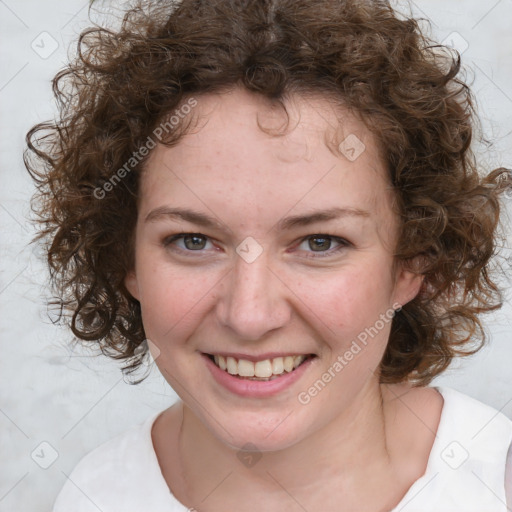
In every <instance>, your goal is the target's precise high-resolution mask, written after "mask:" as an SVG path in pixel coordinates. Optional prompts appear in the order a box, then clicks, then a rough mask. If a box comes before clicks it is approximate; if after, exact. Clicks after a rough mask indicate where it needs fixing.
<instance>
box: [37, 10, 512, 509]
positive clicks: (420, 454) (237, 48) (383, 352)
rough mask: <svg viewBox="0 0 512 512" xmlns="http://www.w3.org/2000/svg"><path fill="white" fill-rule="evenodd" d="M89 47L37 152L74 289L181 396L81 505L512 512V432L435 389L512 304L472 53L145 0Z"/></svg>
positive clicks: (391, 20)
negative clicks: (478, 136) (477, 145)
mask: <svg viewBox="0 0 512 512" xmlns="http://www.w3.org/2000/svg"><path fill="white" fill-rule="evenodd" d="M79 49H80V52H79V55H78V57H77V59H76V60H75V61H74V62H72V63H70V65H69V67H68V68H67V69H66V70H65V71H63V72H61V73H60V74H59V75H58V76H57V77H56V79H55V90H56V92H57V95H58V97H59V98H61V99H62V100H63V101H62V102H61V109H62V111H61V118H60V120H59V121H58V122H56V123H55V124H54V125H41V126H38V127H35V128H34V129H33V130H32V131H31V132H30V133H29V135H28V141H29V147H30V149H31V150H32V152H33V155H34V156H36V157H38V158H36V159H35V160H31V159H30V154H29V155H27V167H28V169H29V171H30V172H31V173H32V176H33V177H34V178H35V179H36V180H38V186H39V195H38V198H37V199H38V201H39V202H38V203H37V204H38V205H39V214H40V220H41V222H43V223H45V224H44V226H45V227H44V228H43V230H42V232H41V237H46V238H48V239H50V240H51V246H50V248H49V263H50V265H51V268H52V270H53V274H52V275H53V279H54V284H55V286H56V287H57V289H58V290H59V292H60V296H61V297H62V303H63V305H64V306H65V307H66V308H67V310H68V311H70V312H71V328H72V330H73V333H74V334H75V335H76V336H77V337H78V338H79V339H82V340H84V341H87V342H94V343H96V344H98V346H99V347H101V349H102V351H103V352H104V353H105V354H107V355H110V356H111V357H114V358H117V359H123V360H126V366H125V370H126V371H127V372H128V373H130V372H134V371H135V370H137V368H138V367H139V366H140V365H141V363H142V360H143V358H144V357H147V356H146V353H147V351H148V350H149V351H150V352H151V354H152V357H153V359H154V361H155V363H156V365H157V366H158V368H159V369H160V371H161V373H162V375H163V376H164V377H165V379H166V380H167V381H168V382H169V384H170V385H171V386H172V388H173V389H174V390H175V391H176V393H177V394H178V395H179V396H180V399H181V400H180V401H178V402H177V403H176V404H175V405H173V406H172V407H170V408H169V409H167V410H165V411H162V412H161V413H159V414H158V415H154V416H153V417H151V418H148V420H147V421H146V422H145V424H144V425H142V426H140V427H134V428H132V429H131V430H129V431H128V432H126V433H125V434H123V435H121V436H120V437H118V438H116V439H114V440H112V441H109V442H108V443H106V444H105V445H103V446H102V447H100V448H98V449H96V450H94V451H93V452H91V453H90V454H89V455H87V456H86V457H85V458H84V459H83V460H82V461H81V462H80V464H79V465H78V466H77V468H76V469H75V470H74V472H73V473H72V474H71V476H70V479H69V482H68V483H67V484H66V485H65V487H64V489H63V490H62V492H61V493H60V495H59V498H58V499H57V502H56V504H55V509H54V510H55V511H56V512H59V511H63V510H70V509H73V510H75V511H85V510H98V509H99V510H103V511H111V510H112V511H113V510H120V511H121V510H122V511H128V510H130V511H131V510H133V511H136V510H137V511H141V510H144V511H159V512H160V511H184V510H198V511H200V512H205V511H207V512H214V511H218V510H244V511H248V512H249V511H256V510H261V509H264V510H266V511H270V512H273V511H278V510H279V511H282V510H287V511H295V510H297V511H299V510H308V511H312V510H322V511H335V510H336V511H337V510H354V511H355V510H358V511H359V510H364V511H399V510H400V511H413V510H414V511H427V510H428V511H432V510H436V511H453V510H464V511H465V512H468V511H477V510H479V511H481V510H486V511H493V512H494V511H496V512H498V511H503V512H505V511H506V510H507V501H506V500H507V492H508V493H509V496H508V500H509V501H508V503H509V506H510V505H511V504H512V501H511V497H510V492H509V491H507V489H506V487H507V485H508V484H507V483H506V482H507V479H509V478H510V473H509V471H510V467H511V465H512V456H511V454H512V451H511V450H510V446H511V444H512V422H511V421H510V420H509V419H507V418H506V417H505V416H504V415H502V414H501V413H498V412H497V411H494V410H493V409H491V408H490V407H488V406H486V405H484V404H482V403H480V402H477V401H476V400H473V399H471V398H470V397H469V396H466V395H464V394H462V393H459V392H457V391H455V390H452V389H449V388H440V387H437V388H436V387H430V386H428V384H429V383H430V382H431V381H432V379H433V378H434V377H435V376H437V375H439V374H440V373H441V372H442V371H443V370H445V369H446V368H447V367H448V365H449V364H450V362H451V360H452V359H453V358H454V357H455V356H462V355H466V354H470V353H474V352H475V351H476V350H477V349H478V347H479V346H480V345H481V343H482V342H483V341H484V333H483V331H482V328H481V324H480V320H479V316H478V315H479V314H481V313H485V312H487V311H493V310H495V309H497V308H498V307H499V306H500V305H501V300H500V295H499V291H498V289H497V287H496V284H495V283H494V281H493V278H492V276H491V274H490V271H489V262H490V258H491V256H492V255H493V252H494V248H495V236H496V227H497V224H498V221H499V213H500V203H499V195H500V193H501V192H502V191H503V190H504V189H505V188H506V187H507V186H510V175H509V174H508V173H507V170H506V169H504V168H500V169H496V170H495V171H493V172H492V173H490V174H489V175H487V176H480V174H479V172H478V171H479V168H478V165H477V163H476V162H475V161H474V158H473V155H472V152H471V149H470V143H471V140H472V126H473V123H474V122H475V118H474V112H473V108H472V107H473V103H472V96H471V92H470V90H469V89H468V87H467V85H466V84H465V83H464V82H463V81H462V80H461V79H459V78H457V74H458V72H459V69H460V60H459V59H458V58H456V59H455V58H453V56H451V54H450V53H449V52H447V51H446V49H445V51H444V52H442V51H441V50H442V48H440V47H438V46H434V45H433V43H432V42H431V41H430V40H429V39H428V38H427V36H425V35H424V34H422V33H421V31H420V29H419V26H418V23H417V21H416V20H414V19H407V18H405V19H404V18H403V17H402V18H401V17H399V16H398V15H397V14H396V13H395V12H394V11H393V9H392V8H391V6H390V5H389V4H387V3H386V2H373V1H365V2H360V1H358V2H355V1H343V2H333V1H328V0H325V1H321V2H311V1H306V0H301V1H293V2H291V1H288V2H286V1H276V2H267V1H262V2H233V1H231V2H230V1H227V0H222V1H217V2H202V1H199V0H185V1H183V2H181V3H180V4H177V5H173V4H170V3H169V4H166V5H162V3H160V4H155V5H150V6H148V5H147V3H143V4H141V6H140V7H139V8H135V9H133V10H131V11H129V12H128V13H127V14H126V17H125V19H124V21H123V24H122V27H121V28H120V29H119V30H117V31H113V30H106V29H101V28H98V29H91V30H87V31H85V32H84V33H83V34H82V36H81V38H80V43H79ZM45 130H49V133H47V134H46V137H45V133H44V131H45ZM507 453H508V456H509V462H508V465H507V462H506V459H507Z"/></svg>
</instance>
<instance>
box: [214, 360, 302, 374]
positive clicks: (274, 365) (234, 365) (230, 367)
mask: <svg viewBox="0 0 512 512" xmlns="http://www.w3.org/2000/svg"><path fill="white" fill-rule="evenodd" d="M306 357H307V356H305V355H301V356H286V357H276V358H274V359H265V360H263V361H257V362H256V363H253V362H252V361H248V360H247V359H235V358H234V357H229V356H228V357H224V356H219V355H214V356H213V358H214V360H215V364H216V365H217V366H218V367H220V368H221V369H222V370H227V371H228V373H230V374H231V375H240V377H271V376H272V375H281V374H282V373H283V372H285V371H286V372H291V371H292V370H294V369H295V368H297V366H299V364H301V363H302V361H304V359H306Z"/></svg>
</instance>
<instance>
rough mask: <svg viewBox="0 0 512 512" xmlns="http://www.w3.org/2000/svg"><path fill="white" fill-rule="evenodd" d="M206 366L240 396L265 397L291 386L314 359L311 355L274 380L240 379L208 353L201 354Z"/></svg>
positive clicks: (222, 384) (227, 387)
mask: <svg viewBox="0 0 512 512" xmlns="http://www.w3.org/2000/svg"><path fill="white" fill-rule="evenodd" d="M201 355H202V357H203V359H204V361H205V363H206V366H207V367H208V369H209V370H210V372H211V374H212V375H213V378H214V379H215V380H216V381H217V382H218V383H219V384H220V385H221V386H224V387H225V388H226V389H228V390H229V391H231V392H232V393H235V394H237V395H240V396H244V397H255V398H264V397H269V396H274V395H277V394H278V393H280V392H281V391H283V390H285V389H286V388H289V387H290V386H292V385H293V383H294V382H296V381H297V380H298V379H300V378H301V376H302V375H303V374H304V373H305V372H306V371H307V370H308V368H309V366H310V365H311V362H312V361H313V359H316V357H310V358H309V359H307V360H306V361H304V362H303V363H302V364H301V365H299V366H298V367H297V368H296V369H295V370H293V371H292V372H290V373H288V372H285V373H283V374H282V375H281V376H280V377H277V378H276V379H272V380H249V379H239V378H238V377H236V376H234V375H231V374H230V373H228V372H227V371H225V370H221V369H220V368H219V367H218V366H217V365H216V364H215V363H214V362H213V361H212V360H211V359H210V358H209V357H208V356H207V355H206V354H201Z"/></svg>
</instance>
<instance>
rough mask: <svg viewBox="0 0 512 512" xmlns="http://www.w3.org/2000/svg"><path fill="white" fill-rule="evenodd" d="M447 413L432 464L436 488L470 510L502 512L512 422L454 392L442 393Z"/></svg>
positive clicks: (431, 470) (495, 411)
mask: <svg viewBox="0 0 512 512" xmlns="http://www.w3.org/2000/svg"><path fill="white" fill-rule="evenodd" d="M437 389H438V391H439V392H440V393H441V394H442V395H443V399H444V407H443V413H442V417H441V421H440V424H439V428H438V432H437V437H436V441H435V443H434V447H433V450H432V454H431V459H430V461H429V468H428V469H429V473H430V475H432V476H433V475H434V474H436V475H438V476H437V478H436V482H435V483H434V486H433V487H434V488H437V489H438V492H439V496H442V497H443V499H446V500H448V499H452V498H449V496H457V499H458V500H459V502H460V500H464V504H465V505H466V508H467V509H468V510H496V511H498V510H502V509H503V508H502V507H503V504H504V503H505V500H506V497H505V479H506V476H505V469H506V465H507V453H508V451H509V448H510V445H511V442H512V421H511V420H510V419H509V418H507V417H506V416H505V415H504V414H503V413H501V412H500V411H498V410H497V409H495V408H494V407H491V406H489V405H487V404H484V403H483V402H481V401H479V400H477V399H475V398H472V397H470V396H469V395H466V394H464V393H462V392H460V391H457V390H455V389H452V388H449V387H444V386H443V387H437Z"/></svg>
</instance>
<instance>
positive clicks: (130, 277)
mask: <svg viewBox="0 0 512 512" xmlns="http://www.w3.org/2000/svg"><path fill="white" fill-rule="evenodd" d="M124 285H125V286H126V289H127V290H128V291H129V292H130V295H131V296H132V297H133V298H134V299H137V300H139V301H140V298H139V297H140V294H139V283H138V281H137V275H136V274H135V270H130V271H129V272H128V273H127V274H126V276H125V278H124Z"/></svg>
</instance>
